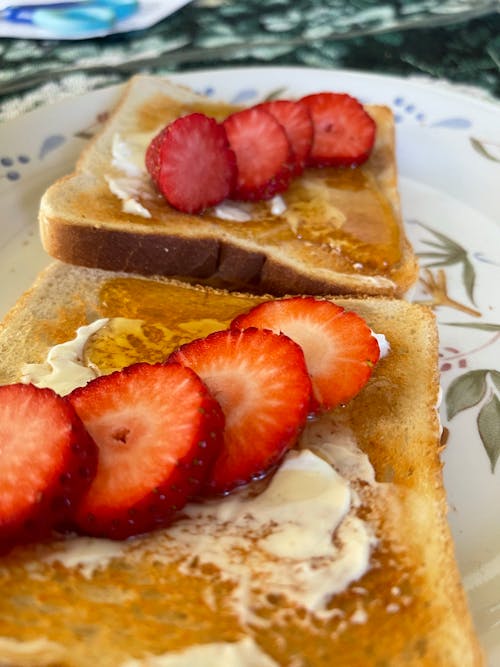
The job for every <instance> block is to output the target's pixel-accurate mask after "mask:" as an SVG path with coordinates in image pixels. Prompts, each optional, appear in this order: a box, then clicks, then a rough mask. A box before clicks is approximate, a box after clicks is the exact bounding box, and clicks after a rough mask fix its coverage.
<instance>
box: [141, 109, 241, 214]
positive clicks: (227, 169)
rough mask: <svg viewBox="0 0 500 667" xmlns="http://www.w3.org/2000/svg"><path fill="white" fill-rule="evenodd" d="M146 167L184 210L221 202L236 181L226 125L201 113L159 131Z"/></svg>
mask: <svg viewBox="0 0 500 667" xmlns="http://www.w3.org/2000/svg"><path fill="white" fill-rule="evenodd" d="M146 168H147V170H148V172H149V174H150V176H151V178H152V179H153V181H154V182H155V184H156V186H157V188H158V190H159V191H160V192H161V193H162V195H163V196H164V197H165V199H166V200H167V201H168V203H169V204H170V205H171V206H173V207H174V208H177V209H178V210H179V211H183V212H184V213H201V212H202V211H203V210H204V209H206V208H208V207H210V206H215V205H216V204H219V203H220V202H221V201H222V200H223V199H225V198H226V197H227V196H229V194H230V192H231V191H232V190H233V187H234V184H235V181H236V158H235V156H234V153H233V151H232V150H231V148H230V147H229V144H228V141H227V137H226V133H225V130H224V127H223V126H222V125H221V124H219V123H217V121H216V120H214V119H213V118H209V117H208V116H205V115H204V114H201V113H192V114H188V115H187V116H181V117H180V118H177V120H175V121H173V122H172V123H171V124H170V125H168V126H167V127H166V128H164V129H163V130H162V131H161V132H160V133H159V134H158V135H156V137H155V138H154V139H153V140H152V142H151V144H150V146H149V147H148V150H147V151H146Z"/></svg>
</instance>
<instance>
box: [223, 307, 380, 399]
mask: <svg viewBox="0 0 500 667" xmlns="http://www.w3.org/2000/svg"><path fill="white" fill-rule="evenodd" d="M231 327H233V328H237V329H246V328H247V327H260V328H264V329H270V330H272V331H274V332H276V333H277V332H283V333H284V334H286V335H287V336H289V337H290V338H291V339H292V340H294V341H295V342H296V343H298V344H299V345H300V346H301V347H302V349H303V351H304V355H305V359H306V364H307V368H308V371H309V373H310V375H311V379H312V386H313V392H314V398H315V401H316V402H317V404H318V405H319V406H320V408H321V409H324V410H328V409H331V408H334V407H336V406H337V405H341V404H345V403H347V402H348V401H350V400H351V399H352V398H353V397H354V396H355V395H356V394H357V393H358V392H359V391H360V390H361V389H362V387H363V386H364V385H365V384H366V382H367V381H368V379H369V378H370V376H371V374H372V370H373V367H374V365H375V364H376V363H377V361H378V359H379V356H380V350H379V347H378V343H377V341H376V339H375V338H374V336H373V335H372V332H371V330H370V328H369V327H368V325H367V324H366V322H365V321H364V320H363V318H361V317H360V316H359V315H357V314H356V313H354V312H351V311H346V310H344V309H343V308H341V307H340V306H337V305H336V304H334V303H332V302H330V301H326V300H322V299H316V298H314V297H292V298H289V299H278V300H275V301H267V302H265V303H262V304H259V305H258V306H256V307H255V308H253V309H252V310H250V311H249V312H248V313H246V314H243V315H240V316H238V317H237V318H235V320H233V322H232V323H231Z"/></svg>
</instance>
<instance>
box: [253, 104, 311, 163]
mask: <svg viewBox="0 0 500 667" xmlns="http://www.w3.org/2000/svg"><path fill="white" fill-rule="evenodd" d="M257 108H258V109H263V110H264V111H267V112H268V113H270V114H271V116H273V117H274V118H275V119H276V120H277V121H278V122H279V123H280V124H281V125H282V126H283V128H284V130H285V132H286V134H287V137H288V139H289V141H290V144H291V147H292V150H293V154H294V158H293V176H299V175H300V174H301V173H302V171H303V170H304V167H305V165H306V162H307V158H308V157H309V153H310V152H311V147H312V141H313V123H312V118H311V113H310V111H309V108H308V106H307V105H306V104H303V103H302V102H300V101H296V102H293V101H291V100H273V101H271V102H264V103H262V104H259V105H258V106H257Z"/></svg>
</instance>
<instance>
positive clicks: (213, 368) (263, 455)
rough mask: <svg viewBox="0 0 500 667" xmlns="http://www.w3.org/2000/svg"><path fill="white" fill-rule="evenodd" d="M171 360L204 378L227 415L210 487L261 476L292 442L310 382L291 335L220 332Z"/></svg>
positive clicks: (214, 488) (228, 486) (220, 489)
mask: <svg viewBox="0 0 500 667" xmlns="http://www.w3.org/2000/svg"><path fill="white" fill-rule="evenodd" d="M169 360H170V361H172V362H178V363H182V364H185V365H186V366H189V367H190V368H192V369H193V370H194V371H195V372H196V373H197V374H198V375H199V376H200V377H201V378H202V379H203V381H204V382H205V384H206V385H207V387H208V388H209V390H210V391H211V393H212V394H213V396H214V397H215V398H216V399H217V401H218V402H219V403H220V405H221V407H222V410H223V412H224V415H225V418H226V427H225V431H224V443H223V447H222V450H221V452H220V454H219V456H218V457H217V459H216V461H215V464H214V468H213V471H212V474H211V477H210V479H209V481H208V489H209V490H211V491H213V492H216V493H222V492H226V491H229V490H231V489H232V488H234V487H236V486H238V485H240V484H244V483H246V482H248V481H250V480H251V479H253V478H256V477H259V476H261V475H263V474H265V473H266V472H268V471H269V470H270V469H271V468H272V467H273V466H275V465H276V464H277V463H279V461H280V460H281V458H282V456H283V455H284V453H285V452H286V451H287V450H288V449H289V448H290V447H292V446H293V445H294V444H295V442H296V440H297V438H298V436H299V434H300V432H301V430H302V428H303V426H304V423H305V419H306V417H307V411H308V406H309V402H310V397H311V383H310V379H309V376H308V373H307V369H306V366H305V361H304V355H303V353H302V350H301V349H300V347H299V346H298V345H296V344H295V343H294V342H293V341H291V340H290V339H289V338H287V337H286V336H281V335H276V334H273V333H271V332H270V331H261V330H258V329H247V330H246V331H237V330H233V331H218V332H216V333H213V334H211V335H209V336H207V337H206V338H203V339H199V340H195V341H193V342H191V343H187V344H186V345H183V346H182V347H181V348H179V350H177V351H176V352H174V353H172V355H171V356H170V357H169Z"/></svg>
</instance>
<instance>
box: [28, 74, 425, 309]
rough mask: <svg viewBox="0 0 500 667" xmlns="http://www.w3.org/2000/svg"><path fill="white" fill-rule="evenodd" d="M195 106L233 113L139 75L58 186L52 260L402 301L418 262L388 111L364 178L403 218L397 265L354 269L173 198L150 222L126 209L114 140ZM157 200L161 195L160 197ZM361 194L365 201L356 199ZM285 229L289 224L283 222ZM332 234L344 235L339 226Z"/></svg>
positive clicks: (46, 238)
mask: <svg viewBox="0 0 500 667" xmlns="http://www.w3.org/2000/svg"><path fill="white" fill-rule="evenodd" d="M182 105H184V106H182ZM188 108H189V109H190V108H193V109H194V108H202V109H206V111H207V113H213V114H214V115H216V116H217V115H218V114H219V115H224V113H227V112H228V109H229V107H228V106H227V105H225V106H224V105H220V104H215V103H214V102H213V101H212V100H207V99H206V98H203V97H201V96H197V95H195V94H194V93H192V92H191V91H189V90H187V89H185V88H183V87H180V86H174V85H173V84H171V83H169V82H168V81H165V80H161V79H155V78H151V77H135V78H134V79H132V81H131V82H130V83H129V84H128V86H127V88H126V92H125V94H124V97H123V99H122V101H121V102H120V103H119V104H118V106H117V108H116V110H115V111H114V113H113V114H112V115H111V117H110V120H109V121H108V123H107V125H106V126H105V128H104V130H103V131H102V133H100V134H99V135H98V136H97V137H96V138H95V139H94V140H93V141H92V142H91V143H90V144H89V145H88V146H87V147H86V149H85V150H84V151H83V153H82V155H81V157H80V159H79V160H78V163H77V166H76V171H75V172H74V173H73V174H71V175H69V176H67V177H64V178H62V179H60V180H59V181H57V182H56V183H55V184H54V185H53V186H51V187H50V188H49V189H48V190H47V192H46V193H45V195H44V196H43V198H42V201H41V205H40V215H39V219H40V231H41V238H42V243H43V245H44V247H45V249H46V251H47V252H48V253H49V254H50V255H51V256H52V257H55V258H57V259H60V260H62V261H64V262H68V263H73V264H77V265H81V266H87V267H95V268H103V269H108V270H124V271H129V272H132V273H139V274H142V275H164V276H182V277H183V278H185V279H188V280H192V279H196V280H198V281H200V280H202V281H205V282H206V283H207V284H210V285H215V286H219V287H222V288H227V289H246V290H250V291H252V292H256V293H270V294H274V295H283V294H285V293H292V292H293V293H296V294H301V293H304V292H308V293H314V294H348V293H358V294H369V295H377V294H379V295H392V296H403V295H404V293H405V292H406V291H407V290H408V289H409V287H410V286H411V285H412V284H413V283H414V282H415V280H416V277H417V272H418V264H417V260H416V257H415V255H414V253H413V250H412V248H411V245H410V243H409V242H408V240H407V239H406V237H405V234H404V230H403V225H402V222H401V214H400V204H399V195H398V188H397V173H396V161H395V136H394V123H393V117H392V113H391V111H390V110H389V109H388V108H387V107H382V106H375V105H374V106H370V107H367V109H368V110H369V112H370V113H371V114H372V115H373V117H374V118H375V120H376V122H377V126H378V129H379V131H378V136H377V143H376V145H375V149H374V151H373V154H372V156H371V157H370V160H369V162H368V164H367V166H366V169H367V171H366V176H363V178H368V182H372V181H373V182H374V183H376V188H377V193H378V194H377V197H380V198H381V201H383V202H385V203H384V206H385V207H387V210H389V209H390V210H391V211H392V215H393V217H394V224H395V226H396V229H395V230H393V232H392V233H393V234H394V233H396V231H397V234H398V235H399V237H400V241H399V243H400V248H399V257H398V259H397V260H391V262H392V263H390V262H389V263H388V264H387V265H386V264H384V263H383V262H382V264H384V267H385V268H384V269H383V270H382V269H380V270H378V269H377V268H374V267H373V266H372V267H370V266H369V265H368V264H366V265H365V266H364V268H362V269H359V268H353V266H354V265H355V264H356V263H355V262H354V263H353V264H349V262H353V260H351V259H349V261H347V255H345V257H344V258H342V252H343V251H342V250H340V251H339V248H335V247H333V246H332V248H330V246H329V243H330V241H328V242H326V243H324V244H316V245H317V252H319V253H320V255H321V261H318V259H317V257H316V256H315V254H314V253H312V254H311V250H310V249H307V248H308V246H310V245H311V244H310V243H308V242H301V241H299V242H297V239H296V238H294V237H293V236H291V235H290V233H289V234H288V236H287V241H286V242H283V243H281V242H276V241H274V242H272V243H270V242H268V241H266V238H267V234H268V232H269V230H268V228H266V230H267V231H266V233H265V235H264V237H262V238H260V237H259V233H258V232H255V233H253V232H251V233H250V232H249V233H246V232H244V231H243V228H242V227H241V225H240V226H239V228H238V225H236V226H234V225H233V227H231V225H225V224H221V221H220V220H218V221H217V220H216V219H214V218H211V217H210V216H206V215H202V216H190V215H185V214H181V213H179V212H176V211H174V210H173V209H171V208H170V207H168V206H167V205H166V203H165V202H164V201H162V202H160V203H157V202H156V203H153V204H151V206H152V207H153V208H152V209H151V210H152V212H153V213H152V218H151V219H149V220H144V219H143V218H141V217H139V216H137V215H132V214H126V213H124V212H123V211H121V210H120V206H119V201H118V199H117V198H116V197H115V196H114V195H111V194H110V192H109V190H108V188H107V186H106V184H105V181H104V176H105V175H106V174H107V173H108V172H110V171H111V172H112V171H113V168H112V166H111V162H112V159H111V143H112V137H113V136H115V134H116V133H120V132H123V133H124V134H126V133H127V132H130V134H131V135H132V136H133V135H134V133H138V131H139V130H141V131H146V132H147V131H153V130H154V129H155V127H156V126H155V122H158V119H157V116H158V113H159V111H158V110H160V111H161V110H162V109H163V111H164V113H165V114H166V116H165V117H166V118H168V117H169V116H168V114H170V115H171V116H173V117H175V115H176V114H177V113H181V112H182V110H183V109H184V110H185V109H188ZM160 117H161V116H160ZM155 118H156V121H155ZM308 178H311V175H309V177H308ZM374 187H375V186H374ZM150 196H153V199H154V195H152V193H150ZM352 196H353V198H356V197H357V193H356V192H353V195H352ZM353 201H354V199H353ZM346 206H348V204H346ZM377 206H378V204H377ZM362 215H366V212H365V213H363V214H362ZM318 220H319V222H320V223H321V224H322V225H326V226H327V227H328V226H329V225H330V224H331V223H330V222H325V220H326V219H325V220H323V219H318ZM279 224H281V225H283V224H284V222H283V220H281V219H280V223H279ZM285 226H286V225H285ZM331 229H332V232H335V226H332V228H331ZM386 231H387V230H386ZM335 233H336V232H335ZM350 234H351V232H349V233H348V237H349V235H350ZM332 243H334V242H332ZM393 243H396V241H393ZM312 245H313V246H314V245H315V243H313V244H312ZM305 249H306V250H307V252H306V250H305ZM304 252H305V255H304V256H303V257H302V256H301V254H303V253H304ZM367 252H368V251H367ZM384 252H385V251H384ZM388 261H389V260H388ZM358 264H360V262H358ZM382 264H381V266H382Z"/></svg>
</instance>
